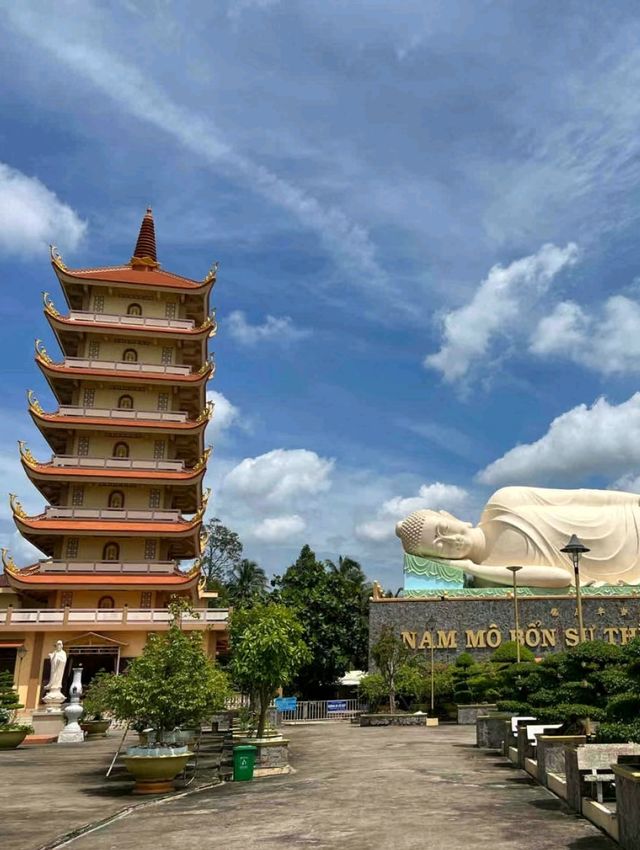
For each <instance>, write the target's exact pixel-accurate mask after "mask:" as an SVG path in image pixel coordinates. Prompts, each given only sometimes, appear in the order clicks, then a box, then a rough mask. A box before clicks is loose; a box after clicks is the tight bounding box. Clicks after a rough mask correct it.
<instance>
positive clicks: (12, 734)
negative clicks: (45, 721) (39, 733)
mask: <svg viewBox="0 0 640 850" xmlns="http://www.w3.org/2000/svg"><path fill="white" fill-rule="evenodd" d="M27 735H28V732H27V731H26V730H25V729H9V730H7V731H4V732H3V731H2V730H0V750H15V748H16V747H19V746H20V744H21V743H22V742H23V741H24V739H25V738H26V737H27Z"/></svg>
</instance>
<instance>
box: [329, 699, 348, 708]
mask: <svg viewBox="0 0 640 850" xmlns="http://www.w3.org/2000/svg"><path fill="white" fill-rule="evenodd" d="M346 710H347V701H346V699H330V700H327V711H346Z"/></svg>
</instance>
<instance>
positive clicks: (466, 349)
mask: <svg viewBox="0 0 640 850" xmlns="http://www.w3.org/2000/svg"><path fill="white" fill-rule="evenodd" d="M577 258H578V249H577V246H576V245H575V244H574V243H573V242H570V243H569V244H568V245H566V246H565V247H564V248H558V247H557V246H556V245H551V244H547V245H543V246H542V248H540V250H539V251H537V252H536V253H535V254H531V255H530V256H528V257H523V258H522V259H520V260H516V261H514V262H513V263H511V264H510V265H508V266H506V268H505V267H504V266H501V265H496V266H493V268H492V269H491V270H490V271H489V274H488V275H487V277H486V278H485V279H484V280H483V281H482V283H481V284H480V286H479V287H478V289H477V290H476V293H475V295H474V296H473V298H472V299H471V301H470V302H469V303H468V304H465V305H464V307H460V308H459V309H457V310H452V311H450V312H449V313H447V314H446V315H445V317H444V328H443V344H442V347H441V348H440V350H439V351H438V352H437V353H436V354H430V355H428V356H427V357H426V358H425V360H424V366H425V367H426V368H430V369H436V370H437V371H439V372H441V373H442V376H443V378H444V379H445V381H448V382H450V383H451V382H454V381H456V380H459V379H460V378H463V377H464V376H465V375H466V374H467V372H468V371H469V369H470V368H471V367H472V365H474V363H476V362H477V361H478V360H481V359H482V358H483V357H485V356H486V355H487V354H488V352H489V348H490V344H491V342H492V339H493V338H494V337H495V336H496V335H498V334H503V335H506V336H509V335H510V334H511V333H513V332H515V331H516V330H520V329H521V321H520V318H521V313H522V311H523V310H525V309H527V308H528V307H529V306H531V305H533V304H535V303H536V302H537V301H538V299H539V298H540V297H541V296H542V295H544V293H545V292H546V291H547V290H548V288H549V285H550V284H551V282H552V280H553V279H554V277H555V276H556V275H557V274H558V273H559V272H560V271H562V269H564V268H566V267H568V266H572V265H574V263H575V262H576V261H577Z"/></svg>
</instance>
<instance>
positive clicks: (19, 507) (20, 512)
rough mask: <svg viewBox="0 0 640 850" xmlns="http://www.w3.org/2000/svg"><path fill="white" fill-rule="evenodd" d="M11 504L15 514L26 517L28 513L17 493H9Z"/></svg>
mask: <svg viewBox="0 0 640 850" xmlns="http://www.w3.org/2000/svg"><path fill="white" fill-rule="evenodd" d="M9 504H10V505H11V510H12V512H13V515H14V516H17V517H26V515H27V513H26V511H25V509H24V508H23V507H22V505H21V504H20V502H19V501H18V497H17V496H16V494H15V493H9Z"/></svg>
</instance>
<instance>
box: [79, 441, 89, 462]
mask: <svg viewBox="0 0 640 850" xmlns="http://www.w3.org/2000/svg"><path fill="white" fill-rule="evenodd" d="M88 455H89V438H88V437H86V436H80V437H78V456H79V457H88Z"/></svg>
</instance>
